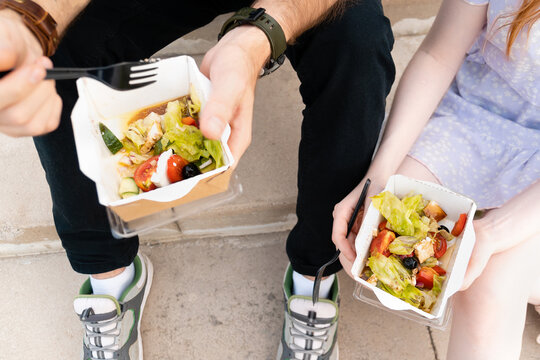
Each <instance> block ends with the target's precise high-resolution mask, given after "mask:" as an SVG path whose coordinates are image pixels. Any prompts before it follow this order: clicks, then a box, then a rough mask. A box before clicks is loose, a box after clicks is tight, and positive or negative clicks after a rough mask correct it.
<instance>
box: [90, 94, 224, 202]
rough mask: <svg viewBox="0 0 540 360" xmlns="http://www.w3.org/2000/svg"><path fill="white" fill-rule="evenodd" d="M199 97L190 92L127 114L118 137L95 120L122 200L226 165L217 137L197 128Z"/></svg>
mask: <svg viewBox="0 0 540 360" xmlns="http://www.w3.org/2000/svg"><path fill="white" fill-rule="evenodd" d="M199 111H200V102H199V101H197V100H196V99H194V98H193V99H192V97H191V96H190V95H186V96H183V97H180V98H178V99H175V100H172V101H166V102H163V103H161V104H158V105H155V106H151V107H148V108H144V109H142V110H140V111H138V112H137V113H136V114H135V115H134V116H132V117H131V118H130V119H128V121H127V123H126V125H125V129H124V131H123V134H122V135H123V136H122V137H121V138H118V137H117V136H116V135H115V134H114V133H113V132H112V131H111V130H110V129H108V128H107V127H106V126H105V125H104V124H103V123H100V124H99V129H100V132H101V136H102V138H103V141H104V142H105V145H106V146H107V148H108V149H109V150H110V151H111V153H112V154H114V155H115V157H116V158H117V170H118V173H119V175H120V177H121V178H122V180H121V181H120V186H119V189H118V194H119V195H120V197H121V198H123V199H125V198H128V197H131V196H136V195H138V194H140V193H141V192H146V191H151V190H154V189H156V188H159V187H163V186H167V185H169V184H171V183H175V182H178V181H181V180H184V179H188V178H191V177H194V176H197V175H199V174H202V173H205V172H208V171H210V170H214V169H216V168H219V167H221V166H223V165H224V158H223V149H222V147H221V143H220V141H219V140H210V139H207V138H205V137H204V136H203V134H202V132H201V131H200V130H199Z"/></svg>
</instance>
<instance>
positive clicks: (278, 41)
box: [218, 7, 287, 76]
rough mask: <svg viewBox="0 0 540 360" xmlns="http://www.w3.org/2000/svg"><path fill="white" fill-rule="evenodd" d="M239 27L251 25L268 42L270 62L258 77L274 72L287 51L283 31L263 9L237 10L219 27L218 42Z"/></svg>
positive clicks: (283, 59)
mask: <svg viewBox="0 0 540 360" xmlns="http://www.w3.org/2000/svg"><path fill="white" fill-rule="evenodd" d="M240 25H253V26H256V27H258V28H259V29H261V30H262V31H263V32H264V33H265V34H266V37H267V38H268V41H269V42H270V49H271V55H270V60H268V62H267V63H266V65H265V66H264V67H263V68H262V69H261V73H260V74H259V76H265V75H268V74H271V73H272V72H274V71H276V69H277V68H279V67H280V66H281V65H282V64H283V62H284V61H285V50H286V49H287V40H286V39H285V34H284V33H283V29H282V28H281V26H280V25H279V24H278V22H277V21H276V20H275V19H274V18H273V17H271V16H270V15H268V14H267V13H266V10H265V9H264V8H258V9H254V8H251V7H245V8H242V9H240V10H238V11H237V12H236V13H235V14H234V15H233V16H232V17H230V18H229V19H228V20H227V21H225V24H223V26H222V27H221V31H220V33H219V36H218V40H220V39H221V38H222V37H223V36H224V35H225V34H226V33H227V32H229V31H231V30H232V29H234V28H236V27H238V26H240Z"/></svg>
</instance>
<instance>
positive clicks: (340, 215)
mask: <svg viewBox="0 0 540 360" xmlns="http://www.w3.org/2000/svg"><path fill="white" fill-rule="evenodd" d="M353 206H354V205H353ZM353 211H354V208H352V207H351V206H349V205H348V204H346V203H343V202H341V203H339V204H337V205H336V207H335V208H334V223H333V225H332V241H333V242H334V244H335V245H336V246H337V248H338V249H339V250H341V253H342V254H343V255H344V256H345V257H346V258H347V260H349V261H354V259H355V258H356V252H355V251H354V248H353V246H351V243H350V242H349V240H348V239H347V227H348V225H349V219H350V217H351V215H352V213H353Z"/></svg>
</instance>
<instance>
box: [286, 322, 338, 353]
mask: <svg viewBox="0 0 540 360" xmlns="http://www.w3.org/2000/svg"><path fill="white" fill-rule="evenodd" d="M288 316H289V318H290V319H291V320H292V322H291V323H292V327H291V328H290V329H289V334H290V335H291V343H290V344H288V345H289V347H290V349H291V350H292V351H294V352H295V353H299V354H305V355H310V357H311V355H315V356H319V355H323V351H324V343H325V342H326V340H328V332H329V331H330V330H332V329H333V328H334V327H335V326H336V324H337V323H333V324H328V325H327V326H323V327H313V326H310V325H309V324H307V323H305V322H303V321H300V320H298V319H296V318H294V317H292V316H290V315H288ZM301 330H304V331H305V332H303V331H301ZM308 332H310V333H314V332H317V333H320V334H318V335H315V334H313V335H309V334H307V333H308ZM295 339H304V340H305V341H306V343H307V342H308V341H311V344H312V345H313V344H314V342H315V341H320V342H321V346H320V347H317V348H314V349H306V348H302V347H300V346H299V345H298V344H296V343H295V341H294V340H295Z"/></svg>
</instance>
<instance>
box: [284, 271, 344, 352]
mask: <svg viewBox="0 0 540 360" xmlns="http://www.w3.org/2000/svg"><path fill="white" fill-rule="evenodd" d="M292 272H293V270H292V267H291V266H290V265H289V267H288V268H287V271H286V272H285V278H284V280H283V293H284V295H285V322H284V324H283V333H282V335H281V343H280V344H279V349H278V353H277V357H276V360H289V359H290V360H293V359H303V360H338V359H339V349H338V345H337V324H338V315H339V284H338V278H337V276H336V278H335V280H334V284H333V285H332V290H331V299H319V302H317V304H315V305H313V301H312V299H311V296H297V295H292Z"/></svg>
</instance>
